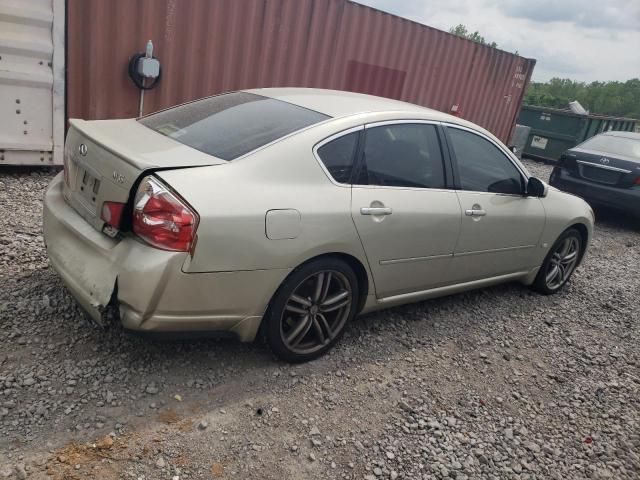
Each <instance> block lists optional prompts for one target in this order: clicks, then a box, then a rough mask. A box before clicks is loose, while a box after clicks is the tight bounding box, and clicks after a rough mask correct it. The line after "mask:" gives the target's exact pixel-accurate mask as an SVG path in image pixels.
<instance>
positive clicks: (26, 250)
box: [0, 161, 640, 480]
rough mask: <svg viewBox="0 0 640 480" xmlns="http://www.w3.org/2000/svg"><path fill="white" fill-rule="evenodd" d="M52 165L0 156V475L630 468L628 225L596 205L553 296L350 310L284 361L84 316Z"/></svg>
mask: <svg viewBox="0 0 640 480" xmlns="http://www.w3.org/2000/svg"><path fill="white" fill-rule="evenodd" d="M526 164H527V166H528V167H529V168H530V169H531V171H532V172H534V173H535V174H536V175H538V176H540V177H541V178H542V179H547V178H548V175H549V172H550V167H549V166H547V165H544V164H539V163H534V162H530V161H526ZM51 178H52V175H51V174H50V173H47V172H40V171H38V172H36V173H33V174H32V173H30V172H15V171H14V172H10V173H3V172H0V286H1V288H0V479H2V478H10V479H17V478H60V479H63V478H65V479H66V478H69V479H74V478H77V479H86V478H100V479H104V478H133V479H137V478H144V479H156V478H168V479H173V480H176V479H177V480H180V479H188V478H207V479H210V478H256V479H258V478H260V479H262V478H274V479H279V478H285V477H287V478H305V479H306V478H344V479H388V478H391V479H395V478H403V479H442V478H449V477H450V478H455V479H494V478H515V479H546V478H557V479H583V478H594V479H596V478H603V479H604V478H616V479H627V478H628V479H635V478H638V477H639V476H640V394H639V390H640V347H639V346H638V345H639V342H638V340H639V338H638V337H639V313H638V312H640V308H639V307H640V300H639V297H640V296H639V293H640V285H639V284H640V281H639V278H640V277H639V276H638V274H637V272H638V270H639V267H640V261H639V260H638V259H639V258H640V227H639V226H638V223H637V222H635V223H634V221H633V220H631V219H628V218H625V217H621V216H619V215H616V214H614V213H612V212H602V211H597V212H596V215H597V218H598V220H597V222H598V223H597V226H596V234H595V238H594V241H593V245H592V248H591V252H590V254H589V257H588V258H587V261H586V263H585V264H584V265H583V266H581V267H580V269H579V270H578V271H577V273H576V275H575V276H574V278H573V281H572V282H571V283H570V284H569V285H568V288H566V290H564V291H563V292H562V293H560V294H558V295H555V296H551V297H543V296H539V295H537V294H534V293H532V292H531V291H529V290H528V289H526V288H524V287H522V286H520V285H517V284H509V285H503V286H498V287H495V288H490V289H485V290H480V291H475V292H469V293H465V294H461V295H456V296H453V297H448V298H443V299H437V300H432V301H428V302H422V303H419V304H415V305H409V306H404V307H400V308H395V309H391V310H387V311H384V312H379V313H376V314H373V315H367V316H364V317H362V318H359V319H357V320H356V321H355V322H354V323H353V324H352V325H350V326H349V329H348V331H347V333H346V335H345V337H344V339H343V341H342V343H341V344H340V345H339V346H338V348H336V349H335V350H334V351H333V352H332V353H331V354H330V355H328V356H326V357H324V358H322V359H319V360H317V361H315V362H312V363H309V364H305V365H300V366H290V365H285V364H282V363H279V362H277V361H276V360H274V359H273V357H272V356H271V354H270V353H269V352H268V350H267V349H266V347H264V346H262V345H244V344H239V343H237V342H234V341H217V340H207V339H203V340H195V341H180V342H171V343H167V342H158V341H152V340H150V339H146V338H139V337H134V336H131V335H128V334H126V333H124V332H122V331H121V330H119V329H117V328H112V329H110V330H107V331H102V330H99V329H96V328H94V327H93V326H91V324H89V323H88V322H87V321H86V320H85V318H84V315H83V314H82V313H81V312H80V310H79V309H78V307H77V306H76V304H75V303H74V301H73V299H72V298H71V297H70V296H69V294H68V293H67V292H66V290H65V289H64V287H63V286H62V285H61V283H60V281H59V279H58V278H57V276H56V275H55V273H54V272H53V271H52V270H51V269H50V268H49V267H48V264H47V259H46V255H45V252H44V248H43V245H42V237H41V227H40V224H41V199H42V195H43V192H44V189H45V186H46V184H47V183H48V182H49V181H50V180H51Z"/></svg>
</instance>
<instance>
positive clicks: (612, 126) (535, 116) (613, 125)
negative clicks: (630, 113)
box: [518, 105, 640, 161]
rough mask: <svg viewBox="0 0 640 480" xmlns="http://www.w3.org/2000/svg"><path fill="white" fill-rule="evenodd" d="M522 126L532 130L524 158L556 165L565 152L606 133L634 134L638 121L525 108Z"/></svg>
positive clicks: (558, 110) (526, 106) (530, 107)
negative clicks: (615, 131) (614, 131)
mask: <svg viewBox="0 0 640 480" xmlns="http://www.w3.org/2000/svg"><path fill="white" fill-rule="evenodd" d="M518 123H519V124H522V125H527V126H529V127H531V133H530V135H529V139H528V140H527V143H526V145H525V149H524V155H528V156H531V157H535V158H540V159H543V160H548V161H556V160H558V159H559V158H560V156H561V155H562V153H563V152H564V151H565V150H568V149H570V148H573V147H575V146H576V145H577V144H579V143H582V142H583V141H585V140H586V139H587V138H590V137H593V136H594V135H597V134H599V133H602V132H608V131H610V130H618V131H625V132H632V131H634V129H635V126H636V124H638V123H640V121H638V120H634V119H632V118H621V117H610V116H606V115H579V114H577V113H574V112H572V111H570V110H561V109H557V108H547V107H536V106H530V105H525V106H524V107H522V110H521V112H520V115H519V118H518Z"/></svg>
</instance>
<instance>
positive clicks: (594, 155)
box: [561, 148, 640, 188]
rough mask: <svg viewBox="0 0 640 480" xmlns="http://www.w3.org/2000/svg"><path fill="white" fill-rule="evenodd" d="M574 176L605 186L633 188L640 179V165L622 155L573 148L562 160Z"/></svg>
mask: <svg viewBox="0 0 640 480" xmlns="http://www.w3.org/2000/svg"><path fill="white" fill-rule="evenodd" d="M561 164H562V165H563V166H564V167H565V168H567V169H568V170H569V171H570V172H571V173H572V175H574V176H577V177H579V178H582V179H584V180H589V181H592V182H596V183H601V184H604V185H609V186H615V187H619V188H631V187H633V186H634V185H635V182H636V181H637V179H638V177H640V163H639V162H637V161H635V160H633V159H630V158H626V157H623V156H620V155H606V154H603V153H602V152H596V151H591V150H586V149H580V148H573V149H571V150H569V151H567V152H566V153H565V154H564V155H563V158H562V159H561Z"/></svg>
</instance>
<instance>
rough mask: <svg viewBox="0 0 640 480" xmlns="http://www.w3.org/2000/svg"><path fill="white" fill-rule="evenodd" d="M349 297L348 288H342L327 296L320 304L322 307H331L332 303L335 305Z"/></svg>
mask: <svg viewBox="0 0 640 480" xmlns="http://www.w3.org/2000/svg"><path fill="white" fill-rule="evenodd" d="M348 297H349V291H348V290H342V291H340V292H338V293H336V294H335V295H334V296H332V297H330V298H327V299H326V300H325V301H324V302H322V303H321V304H320V306H321V307H329V306H331V305H333V304H334V303H337V302H340V301H341V300H343V299H345V298H348Z"/></svg>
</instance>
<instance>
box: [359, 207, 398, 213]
mask: <svg viewBox="0 0 640 480" xmlns="http://www.w3.org/2000/svg"><path fill="white" fill-rule="evenodd" d="M392 213H393V210H392V209H391V208H389V207H362V208H361V209H360V214H361V215H391V214H392Z"/></svg>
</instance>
